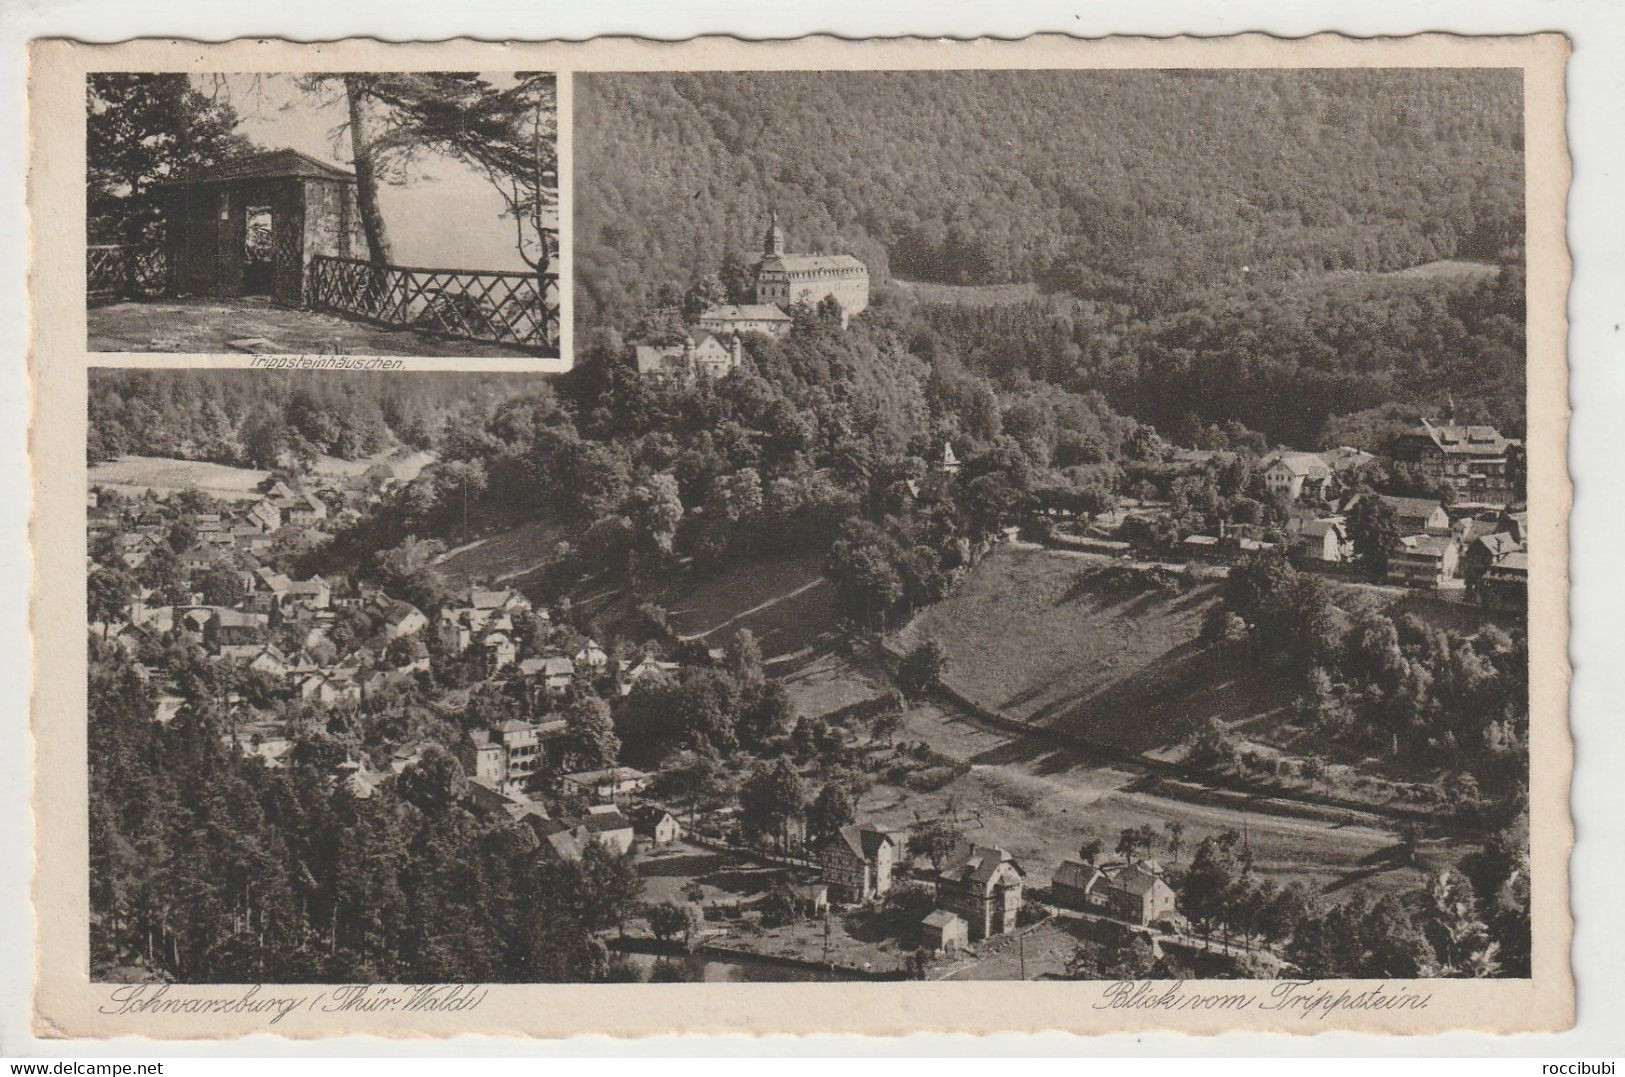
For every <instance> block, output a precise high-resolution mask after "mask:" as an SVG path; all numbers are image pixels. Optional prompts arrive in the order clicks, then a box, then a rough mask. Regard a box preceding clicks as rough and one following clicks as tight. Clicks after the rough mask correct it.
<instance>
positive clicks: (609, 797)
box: [563, 767, 653, 801]
mask: <svg viewBox="0 0 1625 1077" xmlns="http://www.w3.org/2000/svg"><path fill="white" fill-rule="evenodd" d="M652 777H653V775H651V774H649V773H648V772H646V771H642V770H637V769H634V768H632V767H609V768H607V769H605V770H582V771H577V772H576V773H574V774H566V775H565V776H564V778H563V783H564V788H565V789H566V790H569V791H571V792H574V793H578V794H580V795H581V796H584V797H586V798H587V799H588V800H591V801H614V800H620V799H622V798H623V797H631V796H636V795H637V794H638V793H641V792H643V790H645V789H647V788H648V786H649V781H650V779H651V778H652Z"/></svg>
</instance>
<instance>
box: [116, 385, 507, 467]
mask: <svg viewBox="0 0 1625 1077" xmlns="http://www.w3.org/2000/svg"><path fill="white" fill-rule="evenodd" d="M535 380H536V379H535V377H534V376H531V377H523V376H516V375H511V374H459V373H434V374H406V375H401V376H397V377H389V378H381V377H378V376H377V375H375V374H344V373H334V372H322V373H319V374H310V375H304V376H295V377H266V376H265V375H264V374H261V373H257V372H254V371H247V370H166V371H162V372H157V371H140V370H118V371H115V370H101V371H96V370H93V371H91V373H90V394H89V408H90V414H89V431H88V436H87V439H86V443H85V453H86V459H87V461H88V462H89V463H91V464H96V463H100V462H101V461H103V460H110V459H113V458H115V457H118V456H123V455H126V454H135V455H138V456H169V457H174V458H176V459H181V460H205V461H208V462H210V463H216V464H226V465H229V466H233V467H257V468H267V469H275V468H278V467H283V466H292V465H297V464H298V463H299V462H301V461H303V462H304V463H306V464H308V463H309V462H310V461H312V460H313V459H314V458H315V457H317V456H321V455H328V456H336V457H339V458H340V459H345V460H355V459H360V458H361V457H365V456H370V455H372V454H374V453H377V452H379V451H381V450H385V449H392V448H396V447H402V446H404V447H411V448H416V449H432V448H434V447H435V446H436V445H438V443H439V441H440V439H441V437H442V436H443V433H444V430H445V428H446V425H447V424H448V423H451V422H456V421H459V420H461V419H464V418H469V417H475V416H481V415H484V414H486V413H487V412H488V411H489V410H490V408H491V406H492V405H493V402H495V401H498V400H503V399H506V398H507V397H509V396H511V395H513V394H514V393H517V392H520V391H522V390H523V388H524V387H525V386H528V385H530V384H533V383H534V381H535Z"/></svg>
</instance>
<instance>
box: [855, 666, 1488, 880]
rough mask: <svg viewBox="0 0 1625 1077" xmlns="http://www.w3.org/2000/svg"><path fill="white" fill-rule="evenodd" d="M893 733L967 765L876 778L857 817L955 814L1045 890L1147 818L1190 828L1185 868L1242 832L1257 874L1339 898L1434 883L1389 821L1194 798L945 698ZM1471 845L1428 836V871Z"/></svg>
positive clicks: (885, 819)
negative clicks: (932, 773)
mask: <svg viewBox="0 0 1625 1077" xmlns="http://www.w3.org/2000/svg"><path fill="white" fill-rule="evenodd" d="M855 676H858V677H862V676H864V674H863V673H862V672H861V671H857V672H856V673H855ZM897 738H898V739H899V740H901V741H904V742H910V743H912V742H915V741H923V742H925V743H926V744H928V745H930V746H931V748H932V749H933V750H935V751H937V752H940V753H942V754H944V755H946V756H949V757H952V758H954V759H960V760H964V761H966V762H968V763H969V764H970V768H969V770H968V771H967V772H966V773H964V774H963V775H961V776H959V777H956V778H954V779H953V780H952V781H950V782H949V783H947V784H946V785H944V786H942V787H941V788H939V789H936V790H932V791H930V792H920V791H918V790H914V789H906V788H902V787H899V786H895V785H891V784H889V783H886V782H880V783H877V784H875V785H873V786H871V787H870V789H869V790H868V791H867V792H866V793H865V794H864V795H863V797H862V798H861V799H860V801H859V804H858V815H859V817H860V818H862V819H864V820H865V821H870V822H874V823H877V824H879V825H881V826H885V827H889V828H895V829H899V830H907V829H909V828H910V827H912V826H913V825H914V824H915V823H916V822H918V821H920V820H924V819H936V818H952V819H954V820H955V821H956V822H957V823H958V825H959V826H960V827H961V828H962V829H963V831H964V833H965V836H966V837H967V838H968V839H970V840H972V841H975V842H978V843H980V844H985V845H996V846H999V847H1001V848H1003V849H1006V850H1008V851H1009V852H1010V853H1011V854H1012V855H1013V856H1015V857H1016V859H1017V860H1019V861H1020V862H1021V865H1022V867H1023V868H1024V869H1025V870H1026V871H1027V875H1028V883H1029V885H1033V886H1044V885H1047V884H1048V883H1049V881H1050V878H1051V875H1052V873H1053V872H1054V870H1055V866H1056V865H1057V864H1058V863H1059V862H1060V861H1061V860H1063V859H1065V858H1067V857H1075V856H1076V855H1077V853H1078V848H1079V846H1081V845H1082V844H1083V843H1084V842H1085V841H1086V840H1088V839H1090V838H1099V839H1101V840H1102V841H1104V842H1105V843H1106V846H1107V848H1108V849H1110V848H1111V847H1112V846H1113V845H1114V844H1115V843H1116V840H1117V835H1118V834H1119V833H1121V832H1122V830H1124V829H1125V828H1127V827H1138V826H1143V825H1150V826H1151V827H1152V828H1153V829H1154V830H1156V831H1157V832H1158V834H1159V835H1165V834H1166V833H1167V825H1168V824H1169V823H1177V824H1179V825H1180V826H1182V827H1183V828H1184V848H1183V850H1182V851H1181V854H1180V856H1179V857H1177V858H1176V857H1174V856H1173V854H1172V851H1171V850H1170V849H1168V848H1167V846H1166V844H1164V845H1162V846H1160V847H1159V848H1157V849H1155V850H1154V852H1155V854H1156V855H1157V856H1159V857H1161V858H1162V860H1163V861H1164V862H1165V863H1167V864H1169V865H1170V866H1182V865H1184V864H1186V863H1188V862H1189V860H1190V856H1191V853H1192V851H1193V850H1194V849H1195V847H1196V845H1197V843H1198V842H1200V841H1201V840H1202V838H1204V837H1206V836H1208V835H1210V834H1215V833H1218V832H1219V831H1221V830H1225V829H1234V830H1236V831H1239V832H1241V833H1243V834H1244V835H1245V836H1246V842H1247V846H1248V848H1249V849H1250V850H1251V852H1252V855H1253V860H1254V867H1255V869H1256V870H1257V871H1258V873H1259V874H1260V875H1261V876H1264V877H1267V878H1271V879H1274V880H1276V881H1277V882H1281V883H1287V882H1293V881H1303V882H1305V883H1308V884H1309V885H1311V886H1313V887H1314V888H1316V889H1317V890H1320V891H1322V892H1324V893H1326V894H1328V895H1330V896H1332V897H1334V898H1338V899H1341V898H1342V897H1344V896H1347V894H1349V893H1354V892H1385V891H1390V890H1396V889H1409V888H1412V887H1414V886H1417V885H1419V884H1420V883H1421V882H1422V881H1423V880H1424V879H1425V878H1426V872H1425V870H1422V869H1418V868H1416V867H1412V866H1409V865H1407V864H1404V863H1402V862H1401V861H1400V859H1399V858H1398V856H1397V845H1398V840H1399V839H1398V836H1397V835H1396V833H1395V832H1394V831H1393V830H1392V829H1390V828H1389V827H1387V826H1385V825H1378V824H1376V823H1374V822H1366V823H1360V822H1334V821H1329V820H1324V819H1315V818H1303V817H1297V816H1289V815H1282V814H1278V813H1273V812H1266V811H1262V810H1251V809H1250V808H1249V806H1248V802H1247V800H1246V799H1245V798H1236V799H1235V800H1233V801H1232V802H1230V803H1210V802H1207V801H1205V800H1202V799H1193V798H1192V797H1190V796H1189V795H1188V791H1187V790H1186V789H1184V788H1182V787H1180V786H1177V785H1173V784H1171V783H1169V782H1167V781H1166V780H1163V779H1159V778H1157V777H1155V776H1154V775H1150V774H1147V773H1145V772H1143V771H1141V770H1139V769H1138V768H1135V767H1129V766H1123V765H1118V764H1112V763H1109V762H1102V761H1101V760H1100V759H1098V758H1092V757H1091V756H1089V755H1088V754H1087V753H1084V752H1082V751H1079V750H1073V749H1070V748H1065V747H1060V746H1057V745H1056V744H1055V743H1054V742H1052V741H1049V740H1047V739H1043V738H1040V737H1038V736H1034V735H1031V734H1027V735H1023V734H1020V733H1016V732H1013V731H1010V730H1008V729H1003V728H998V727H994V726H991V725H989V724H987V723H985V722H982V721H981V720H979V719H976V718H974V717H972V716H970V715H967V714H965V713H962V712H960V711H957V710H956V709H954V708H952V707H951V706H948V705H945V704H943V703H939V702H934V701H933V702H927V703H923V704H920V705H917V706H914V707H912V708H910V709H909V710H908V712H907V713H906V714H905V716H904V721H903V729H902V731H901V732H899V733H898V734H897ZM1464 851H1465V849H1463V848H1462V847H1461V846H1459V845H1453V844H1447V843H1446V842H1444V841H1442V840H1430V841H1428V842H1426V843H1425V844H1424V853H1423V866H1424V868H1431V869H1432V870H1434V871H1437V870H1438V869H1439V868H1441V867H1444V866H1446V865H1449V864H1453V863H1454V862H1455V861H1456V860H1457V859H1459V858H1460V856H1461V854H1462V853H1463V852H1464Z"/></svg>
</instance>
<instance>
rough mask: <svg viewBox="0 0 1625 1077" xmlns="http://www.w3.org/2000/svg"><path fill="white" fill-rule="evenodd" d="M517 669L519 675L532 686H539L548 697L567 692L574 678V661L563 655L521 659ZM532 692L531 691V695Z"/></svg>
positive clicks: (555, 696)
mask: <svg viewBox="0 0 1625 1077" xmlns="http://www.w3.org/2000/svg"><path fill="white" fill-rule="evenodd" d="M518 669H519V676H520V677H522V678H524V679H525V680H526V681H528V682H530V683H531V684H532V685H534V686H539V687H540V689H541V694H542V695H543V696H544V697H546V698H550V699H556V698H558V697H559V696H562V695H564V694H565V693H567V692H569V691H570V686H571V685H572V684H574V683H575V679H576V665H575V663H574V662H572V661H570V660H569V659H568V658H565V657H564V656H563V655H551V656H549V657H547V658H526V659H522V660H521V661H520V663H519V667H518ZM534 694H535V693H534V691H533V692H532V695H533V696H534Z"/></svg>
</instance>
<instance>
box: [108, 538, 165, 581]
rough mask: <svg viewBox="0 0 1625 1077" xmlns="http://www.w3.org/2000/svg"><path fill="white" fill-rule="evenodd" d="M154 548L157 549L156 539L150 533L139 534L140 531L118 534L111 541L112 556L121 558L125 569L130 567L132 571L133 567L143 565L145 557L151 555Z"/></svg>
mask: <svg viewBox="0 0 1625 1077" xmlns="http://www.w3.org/2000/svg"><path fill="white" fill-rule="evenodd" d="M156 549H158V539H154V538H153V536H151V534H141V533H140V531H137V533H133V534H119V536H115V538H114V541H112V552H114V557H117V559H119V560H122V562H124V567H125V569H130V570H132V572H133V570H135V569H140V567H141V565H145V564H146V559H148V557H151V556H153V551H156Z"/></svg>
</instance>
